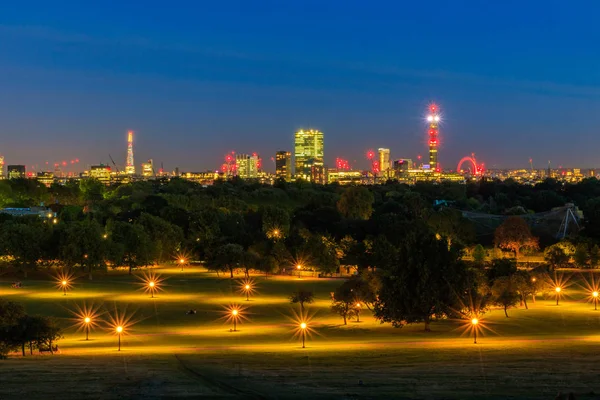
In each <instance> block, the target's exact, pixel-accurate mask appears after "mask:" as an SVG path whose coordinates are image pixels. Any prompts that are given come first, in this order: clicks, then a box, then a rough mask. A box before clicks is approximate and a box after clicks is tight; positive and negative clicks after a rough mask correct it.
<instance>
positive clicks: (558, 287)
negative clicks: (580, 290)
mask: <svg viewBox="0 0 600 400" xmlns="http://www.w3.org/2000/svg"><path fill="white" fill-rule="evenodd" d="M561 290H562V289H561V288H560V286H557V287H556V288H554V291H555V292H556V305H558V299H560V291H561Z"/></svg>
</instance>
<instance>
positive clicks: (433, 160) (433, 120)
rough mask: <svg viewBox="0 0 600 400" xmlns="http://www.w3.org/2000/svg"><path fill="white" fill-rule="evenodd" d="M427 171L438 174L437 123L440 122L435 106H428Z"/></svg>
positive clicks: (437, 109)
mask: <svg viewBox="0 0 600 400" xmlns="http://www.w3.org/2000/svg"><path fill="white" fill-rule="evenodd" d="M427 122H429V169H430V170H432V171H434V172H439V171H440V168H439V165H438V123H439V122H440V115H439V108H438V106H437V105H436V104H431V105H430V106H429V115H428V116H427Z"/></svg>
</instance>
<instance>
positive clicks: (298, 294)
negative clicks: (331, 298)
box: [290, 289, 315, 315]
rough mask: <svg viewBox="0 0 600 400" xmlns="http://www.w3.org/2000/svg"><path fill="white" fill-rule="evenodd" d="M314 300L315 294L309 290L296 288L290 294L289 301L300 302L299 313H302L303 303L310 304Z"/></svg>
mask: <svg viewBox="0 0 600 400" xmlns="http://www.w3.org/2000/svg"><path fill="white" fill-rule="evenodd" d="M313 301H315V295H314V294H313V292H312V291H310V290H302V289H298V290H296V291H295V292H294V293H292V295H291V296H290V303H292V304H296V303H298V304H300V313H301V314H302V315H304V304H311V303H312V302H313Z"/></svg>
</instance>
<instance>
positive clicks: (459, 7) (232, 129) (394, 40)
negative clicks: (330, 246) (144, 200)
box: [0, 0, 600, 171]
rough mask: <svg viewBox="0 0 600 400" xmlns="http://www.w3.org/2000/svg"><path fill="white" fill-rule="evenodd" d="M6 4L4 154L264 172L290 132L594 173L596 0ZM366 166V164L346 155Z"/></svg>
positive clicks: (349, 148)
mask: <svg viewBox="0 0 600 400" xmlns="http://www.w3.org/2000/svg"><path fill="white" fill-rule="evenodd" d="M4 3H8V4H2V5H0V154H2V155H4V156H5V158H6V163H7V164H22V163H25V164H27V166H28V168H30V166H32V165H34V164H38V165H39V167H38V169H45V168H44V164H45V162H49V163H51V164H52V163H54V162H55V161H60V160H64V159H67V160H70V159H74V158H79V159H80V160H81V168H83V167H86V166H88V165H90V164H97V163H100V162H109V161H110V159H109V154H110V155H112V157H113V158H114V159H115V161H116V162H117V163H118V164H121V165H123V164H124V163H125V152H126V143H125V140H126V132H127V130H128V129H132V130H134V131H135V132H136V135H137V137H136V143H135V155H136V166H137V167H138V168H139V165H140V163H141V162H143V161H145V159H147V158H153V159H154V162H155V164H157V165H160V162H164V166H165V169H167V170H172V169H174V168H175V167H176V166H178V167H180V169H181V170H186V171H189V170H192V171H201V170H206V169H215V168H217V167H218V165H219V164H220V162H221V159H222V157H223V155H224V154H225V153H226V152H228V151H232V150H235V151H237V152H241V153H251V152H255V151H256V152H258V153H259V154H261V156H263V158H264V159H265V166H266V168H267V169H270V170H273V169H274V166H273V163H272V162H271V161H270V158H271V157H272V156H273V155H274V153H275V151H276V150H290V151H291V150H292V147H293V133H294V131H295V130H296V129H298V128H309V127H312V128H318V129H320V130H322V131H323V132H324V133H325V156H326V162H327V163H328V164H329V165H333V160H334V159H335V157H343V158H346V159H349V160H350V162H351V163H352V164H354V165H355V166H356V167H358V168H364V167H366V161H365V157H364V153H365V152H366V150H367V149H370V148H372V149H377V148H378V147H389V148H390V149H391V155H392V158H413V159H415V158H416V157H417V155H418V154H422V155H423V156H425V155H426V137H425V135H426V132H427V127H426V123H425V121H424V116H425V108H426V106H427V104H428V103H429V102H431V101H435V102H437V103H438V104H440V107H441V109H442V112H443V123H442V125H441V126H440V136H441V141H442V147H441V149H440V153H439V154H440V162H441V164H442V167H444V168H455V166H456V163H457V162H458V160H459V159H460V158H461V157H462V156H465V155H468V154H470V153H472V152H475V153H476V155H477V158H478V159H479V160H480V161H483V162H485V163H486V166H487V167H493V166H497V167H519V166H522V167H525V166H527V165H528V160H529V158H530V157H532V158H533V162H534V166H537V167H546V166H547V162H548V160H551V161H552V165H553V166H559V165H563V166H570V167H573V166H579V167H600V153H599V152H598V149H599V148H600V135H599V134H598V130H599V129H598V127H599V126H600V113H599V112H598V110H599V107H600V50H599V49H600V46H599V43H600V27H599V25H598V21H597V18H598V15H600V3H598V2H597V1H577V2H569V1H564V0H562V1H548V0H546V1H537V0H536V1H534V0H528V1H524V0H518V1H516V0H502V1H494V2H493V1H483V0H479V1H460V0H455V1H398V0H396V1H379V2H376V1H364V0H362V1H352V0H346V1H324V0H320V1H316V0H315V1H313V0H310V1H306V0H301V1H286V0H279V1H272V0H260V1H248V0H246V1H227V0H219V1H201V0H200V1H194V2H192V1H190V2H177V1H171V2H158V1H151V0H147V1H144V2H141V1H140V2H135V3H134V2H126V1H118V2H117V1H103V2H97V3H99V4H100V3H101V4H102V6H91V5H89V3H90V2H85V1H55V2H48V1H21V2H4ZM354 160H356V162H354Z"/></svg>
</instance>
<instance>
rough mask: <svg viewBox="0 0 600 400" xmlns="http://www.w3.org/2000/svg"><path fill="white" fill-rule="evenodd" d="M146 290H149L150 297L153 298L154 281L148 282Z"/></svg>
mask: <svg viewBox="0 0 600 400" xmlns="http://www.w3.org/2000/svg"><path fill="white" fill-rule="evenodd" d="M148 290H150V297H151V298H154V291H155V290H156V283H155V282H154V281H150V282H148Z"/></svg>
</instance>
